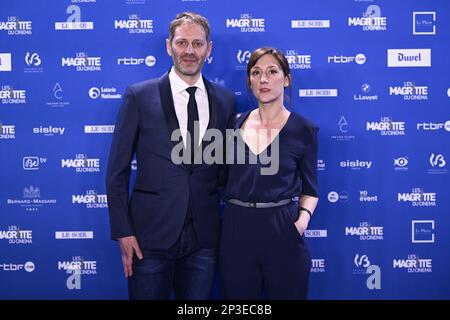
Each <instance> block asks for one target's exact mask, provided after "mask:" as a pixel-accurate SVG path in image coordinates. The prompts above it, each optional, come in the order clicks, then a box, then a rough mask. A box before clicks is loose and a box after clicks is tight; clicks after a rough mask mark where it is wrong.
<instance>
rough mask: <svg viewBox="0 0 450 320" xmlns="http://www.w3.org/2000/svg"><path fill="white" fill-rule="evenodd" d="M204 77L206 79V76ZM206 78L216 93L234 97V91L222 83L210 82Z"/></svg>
mask: <svg viewBox="0 0 450 320" xmlns="http://www.w3.org/2000/svg"><path fill="white" fill-rule="evenodd" d="M204 79H206V78H204ZM206 80H207V81H208V84H209V85H210V86H211V87H213V88H214V91H215V92H216V94H219V95H224V96H227V97H234V93H233V92H232V91H231V90H229V89H227V88H225V87H224V86H223V85H220V84H218V83H216V82H212V81H210V80H208V79H206Z"/></svg>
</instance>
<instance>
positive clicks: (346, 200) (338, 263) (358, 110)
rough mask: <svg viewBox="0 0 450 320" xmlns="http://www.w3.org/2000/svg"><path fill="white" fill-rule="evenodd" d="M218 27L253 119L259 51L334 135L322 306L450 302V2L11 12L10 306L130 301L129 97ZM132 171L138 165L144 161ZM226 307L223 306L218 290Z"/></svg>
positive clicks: (314, 229)
mask: <svg viewBox="0 0 450 320" xmlns="http://www.w3.org/2000/svg"><path fill="white" fill-rule="evenodd" d="M181 11H195V12H199V13H201V14H203V15H205V16H206V17H207V18H208V19H209V21H210V23H211V26H212V34H211V37H212V40H213V52H212V55H211V57H210V58H209V59H208V60H207V62H206V63H205V67H204V74H205V76H206V77H207V78H209V79H210V80H212V81H214V82H217V83H219V84H221V85H223V86H225V87H227V88H229V89H230V90H232V91H233V92H234V93H235V94H236V97H237V99H238V103H239V110H240V111H245V110H247V109H249V108H254V107H255V102H254V100H249V98H248V93H247V90H246V88H245V68H246V63H247V61H248V58H249V55H250V52H251V51H252V50H254V49H256V48H258V47H261V46H267V45H268V46H275V47H278V48H280V49H281V50H283V52H284V53H285V54H286V56H287V58H288V61H289V63H290V66H291V69H292V73H293V94H292V100H291V102H292V107H291V108H292V110H293V111H295V112H298V113H301V114H303V115H305V116H306V117H308V118H309V119H311V120H312V121H313V122H315V123H316V124H318V125H319V126H320V128H321V129H320V133H319V138H320V150H319V161H318V164H317V167H318V170H319V179H320V196H321V198H320V201H319V205H318V208H317V211H316V214H315V215H314V217H313V219H312V221H311V223H310V230H309V231H308V232H307V242H308V244H309V246H310V249H311V253H312V257H313V261H312V268H311V271H312V273H311V286H310V287H311V288H310V298H311V299H450V188H449V172H448V170H449V166H450V149H449V145H450V144H449V136H450V108H449V105H450V81H449V79H450V78H449V74H450V59H449V54H450V51H449V44H450V2H448V1H444V0H441V1H439V0H429V1H420V0H408V1H406V0H397V1H393V0H384V1H375V0H374V1H371V0H345V1H344V0H342V1H336V0H320V1H319V0H317V1H306V0H278V1H270V0H260V1H242V0H228V1H214V0H203V1H200V0H166V1H156V0H115V1H107V0H58V1H57V0H54V1H51V0H41V1H25V0H2V1H1V2H0V150H1V167H0V173H1V183H0V298H1V299H126V298H127V284H126V280H125V278H124V276H123V270H122V262H121V258H120V254H119V248H118V245H117V243H116V242H114V241H111V240H110V239H109V222H108V211H107V210H108V209H107V200H106V195H105V183H104V181H105V172H106V164H107V157H108V151H109V146H110V142H111V133H112V132H113V130H114V121H115V117H116V114H117V111H118V108H119V105H120V101H121V97H122V94H123V92H124V89H125V88H126V86H127V85H129V84H131V83H135V82H138V81H141V80H144V79H148V78H153V77H159V76H160V75H162V74H163V73H164V72H165V71H167V70H168V69H169V68H170V66H171V58H170V57H169V56H168V55H167V53H166V49H165V39H166V38H167V35H168V26H169V23H170V21H171V20H172V19H173V18H174V17H175V15H176V14H177V13H179V12H181ZM132 166H133V167H134V166H135V164H132ZM213 298H215V299H217V298H220V288H219V281H217V283H216V287H215V289H214V294H213Z"/></svg>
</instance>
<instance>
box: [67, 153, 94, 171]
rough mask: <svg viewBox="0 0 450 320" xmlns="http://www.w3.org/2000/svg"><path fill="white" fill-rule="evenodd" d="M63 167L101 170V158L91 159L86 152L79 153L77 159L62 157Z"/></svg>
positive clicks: (78, 169) (80, 169)
mask: <svg viewBox="0 0 450 320" xmlns="http://www.w3.org/2000/svg"><path fill="white" fill-rule="evenodd" d="M61 167H62V168H75V171H76V172H100V159H90V158H88V157H87V155H85V154H77V155H76V156H75V159H62V160H61Z"/></svg>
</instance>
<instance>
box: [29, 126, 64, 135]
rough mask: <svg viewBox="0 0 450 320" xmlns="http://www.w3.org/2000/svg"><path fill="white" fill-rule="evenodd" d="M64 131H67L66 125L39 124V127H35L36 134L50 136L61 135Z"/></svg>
mask: <svg viewBox="0 0 450 320" xmlns="http://www.w3.org/2000/svg"><path fill="white" fill-rule="evenodd" d="M64 131H66V128H64V127H53V126H48V127H44V126H39V127H35V128H33V133H34V134H42V135H44V136H48V137H51V136H55V135H59V136H61V135H63V134H64Z"/></svg>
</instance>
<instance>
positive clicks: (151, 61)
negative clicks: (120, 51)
mask: <svg viewBox="0 0 450 320" xmlns="http://www.w3.org/2000/svg"><path fill="white" fill-rule="evenodd" d="M117 64H118V65H119V66H121V65H123V66H139V65H141V64H145V65H146V66H147V67H153V66H154V65H155V64H156V58H155V57H154V56H147V57H145V58H134V57H130V58H126V57H125V58H119V59H117Z"/></svg>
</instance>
